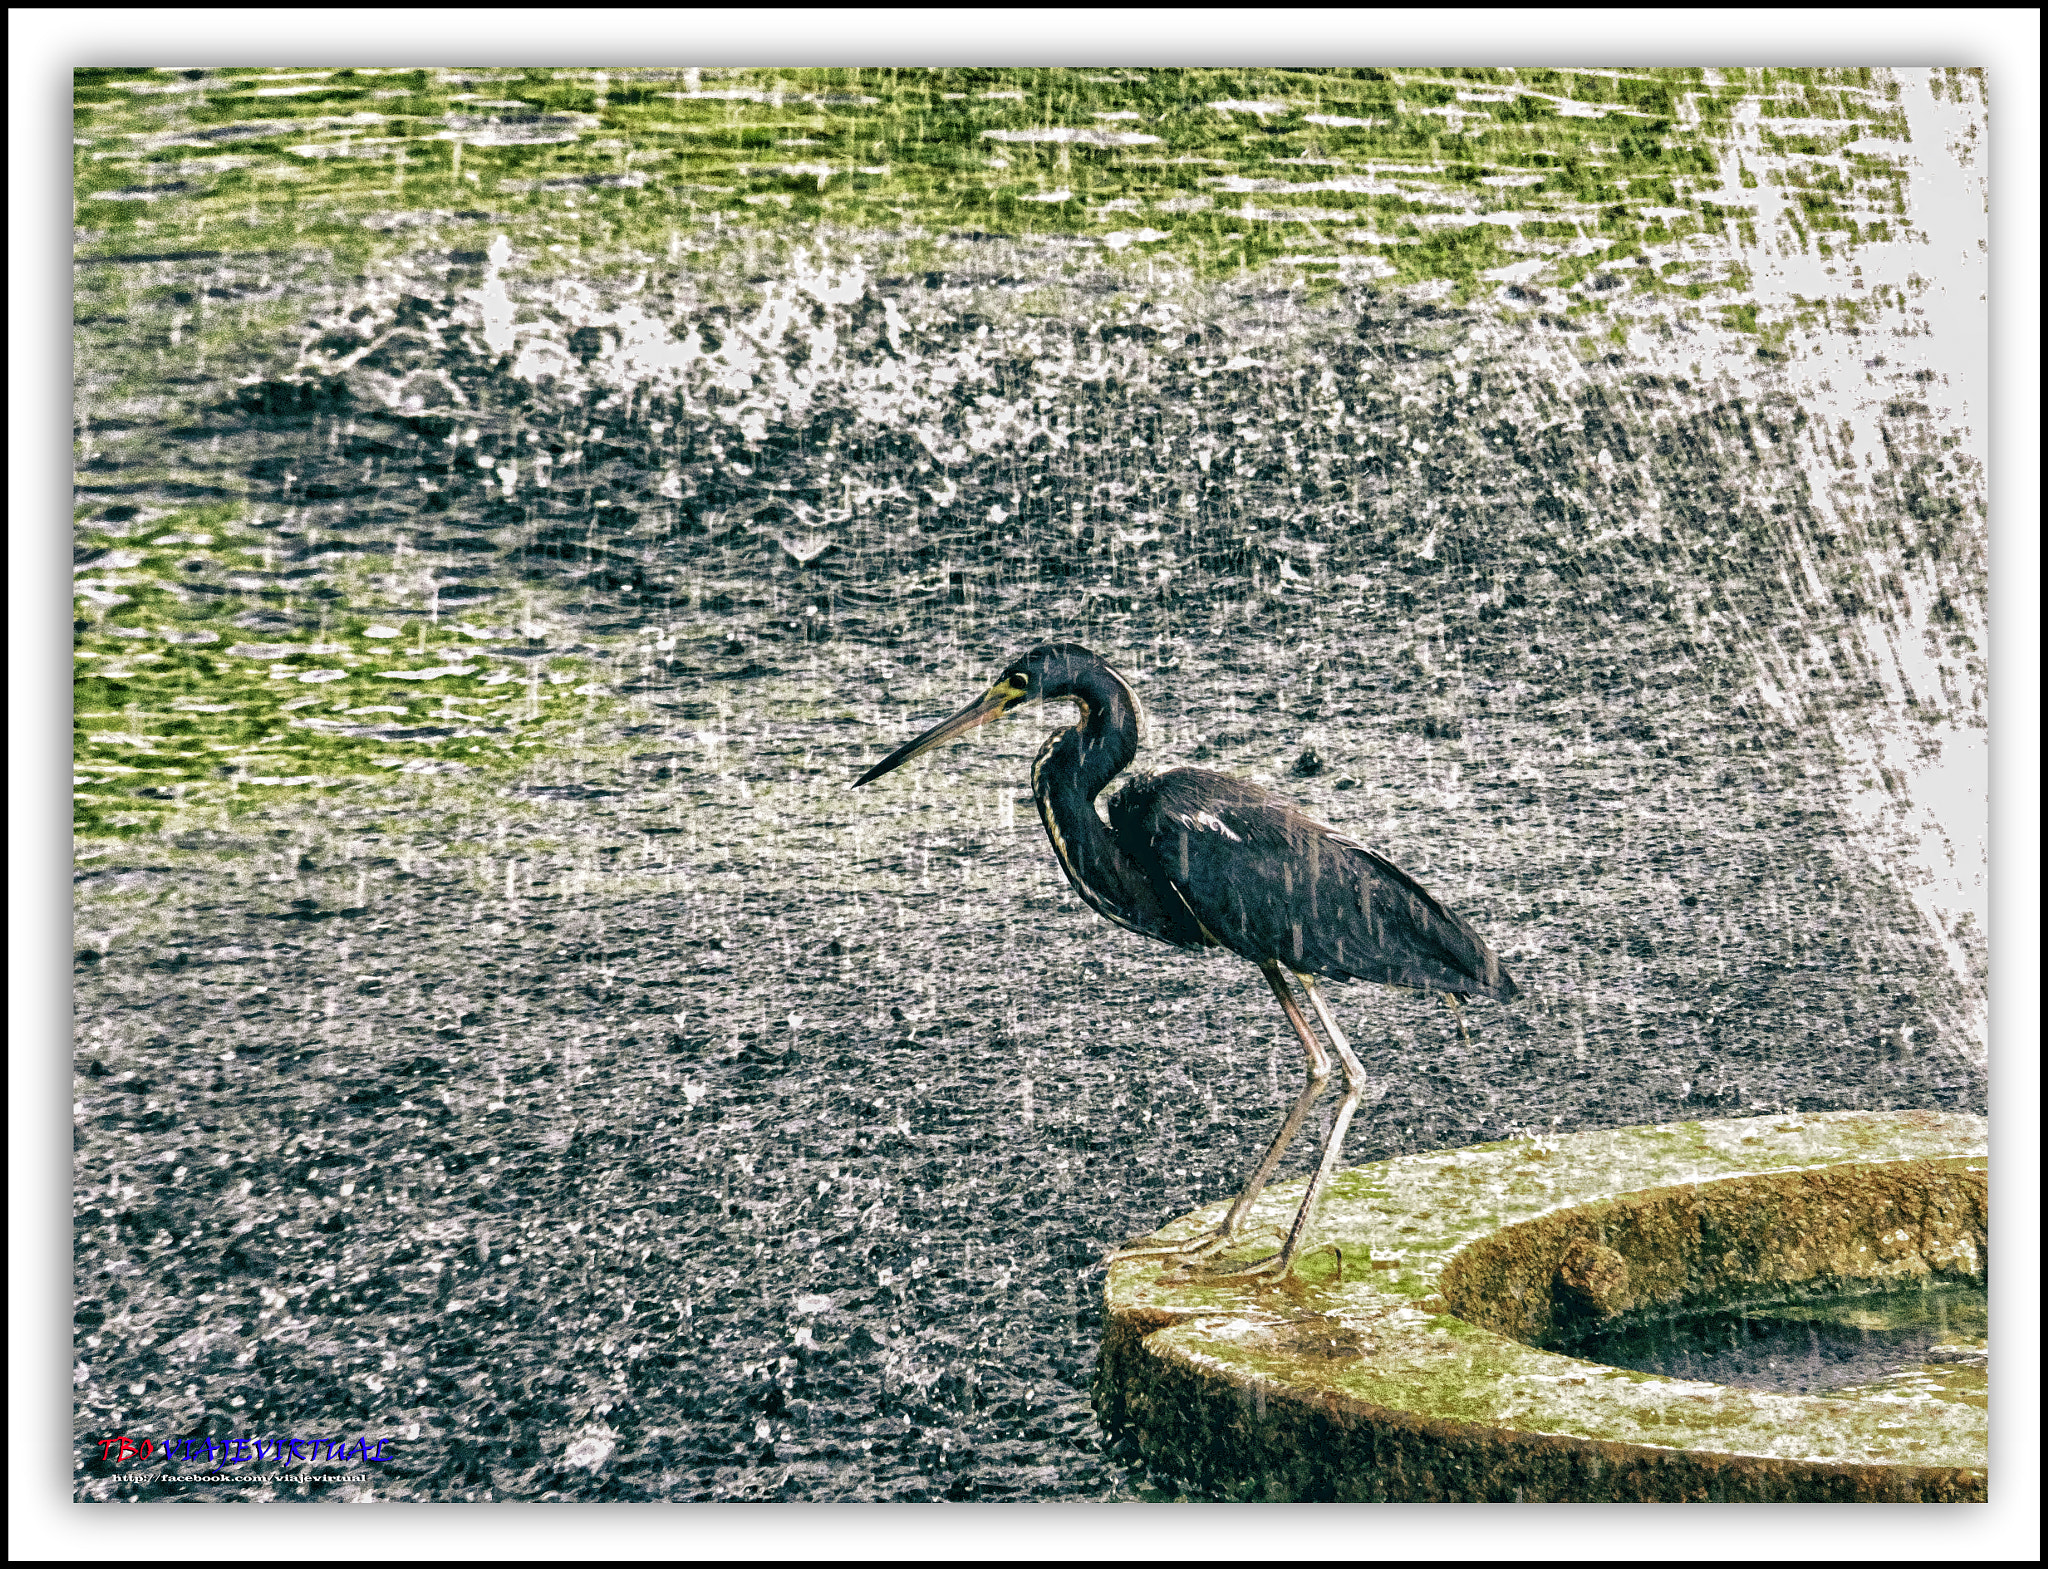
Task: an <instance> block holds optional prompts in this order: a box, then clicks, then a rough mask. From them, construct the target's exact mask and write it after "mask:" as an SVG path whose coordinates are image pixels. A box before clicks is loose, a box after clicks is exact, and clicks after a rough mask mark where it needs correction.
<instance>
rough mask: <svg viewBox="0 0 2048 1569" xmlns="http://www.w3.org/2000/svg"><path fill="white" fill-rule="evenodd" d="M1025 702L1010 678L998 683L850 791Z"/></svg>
mask: <svg viewBox="0 0 2048 1569" xmlns="http://www.w3.org/2000/svg"><path fill="white" fill-rule="evenodd" d="M1023 700H1024V689H1023V687H1021V686H1017V685H1013V684H1012V683H1011V682H1010V681H1009V680H1008V679H1007V678H1006V679H1004V680H1001V681H998V682H997V683H996V684H995V685H994V686H992V687H990V688H989V689H988V690H987V691H986V692H984V693H983V694H982V695H981V696H980V697H978V698H976V699H975V700H974V701H973V702H971V703H969V704H968V705H967V706H966V707H965V708H963V709H961V710H960V712H959V713H957V714H955V715H954V716H953V717H952V718H951V719H942V720H940V721H939V722H938V723H937V724H935V725H933V726H932V727H931V729H929V730H927V731H925V733H924V734H923V735H921V736H918V737H917V738H916V739H915V740H912V741H906V742H905V743H904V744H903V745H902V746H899V747H897V748H896V750H895V751H893V752H891V753H890V754H889V755H888V756H887V757H885V758H883V759H882V760H881V761H880V762H879V763H877V764H875V766H874V767H872V768H870V769H869V770H868V771H867V772H866V773H864V774H862V775H861V776H860V777H859V778H858V779H856V780H854V782H853V783H852V784H850V785H848V786H847V788H848V789H849V790H858V789H859V788H860V787H861V786H862V785H864V784H869V783H872V782H873V781H874V780H877V779H879V778H881V777H882V775H884V774H886V773H889V772H891V771H892V770H894V769H898V768H901V767H902V766H903V765H904V764H905V763H907V762H909V761H910V760H911V759H912V758H913V757H918V756H920V755H922V754H923V753H926V752H929V751H930V750H931V749H932V748H933V747H936V746H943V745H944V744H945V743H946V742H948V741H950V740H952V739H953V738H954V737H955V736H961V735H965V734H966V733H967V732H968V731H970V730H972V729H974V728H975V727H976V726H978V725H985V724H987V723H988V722H989V721H990V720H991V719H1000V718H1002V717H1003V715H1004V714H1006V713H1008V712H1009V711H1010V710H1011V709H1012V708H1014V707H1016V705H1017V704H1018V703H1020V702H1022V701H1023Z"/></svg>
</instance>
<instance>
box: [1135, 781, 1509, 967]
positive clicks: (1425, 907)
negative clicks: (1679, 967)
mask: <svg viewBox="0 0 2048 1569" xmlns="http://www.w3.org/2000/svg"><path fill="white" fill-rule="evenodd" d="M1126 794H1127V795H1130V794H1132V792H1126ZM1110 816H1111V820H1112V822H1113V823H1116V825H1117V827H1118V830H1119V832H1118V837H1119V838H1120V839H1123V840H1125V841H1126V842H1131V843H1133V847H1134V851H1135V853H1137V855H1138V856H1139V858H1140V859H1141V860H1142V861H1144V862H1145V863H1146V864H1147V867H1148V869H1149V870H1150V871H1151V872H1152V874H1153V876H1154V877H1155V879H1157V880H1158V881H1159V882H1160V883H1162V884H1163V885H1164V886H1165V888H1167V889H1170V890H1171V892H1172V894H1173V896H1174V897H1176V898H1177V899H1179V900H1180V901H1182V902H1183V903H1184V904H1185V905H1186V906H1187V909H1188V911H1189V912H1190V914H1192V915H1193V917H1194V918H1195V919H1196V920H1197V921H1199V922H1200V923H1201V926H1202V928H1203V930H1204V931H1205V932H1207V933H1208V934H1210V935H1211V936H1213V937H1214V939H1215V940H1216V941H1217V942H1219V943H1221V944H1222V945H1223V946H1224V947H1226V948H1229V949H1231V950H1232V951H1233V952H1236V953H1240V954H1243V955H1244V956H1245V957H1246V958H1249V959H1252V960H1255V961H1263V960H1266V959H1278V960H1279V961H1280V962H1281V963H1283V964H1286V965H1289V966H1291V967H1292V968H1294V969H1297V970H1302V971H1306V972H1308V973H1310V974H1315V975H1330V976H1341V977H1346V978H1351V979H1357V980H1367V981H1381V982H1385V983H1387V984H1390V985H1395V986H1413V987H1418V988H1421V989H1424V990H1428V991H1445V992H1455V993H1461V994H1464V995H1473V996H1485V997H1500V998H1506V997H1512V996H1513V995H1514V994H1515V990H1516V987H1515V983H1514V981H1513V980H1512V979H1511V978H1510V977H1509V975H1508V973H1507V971H1506V970H1505V969H1504V968H1503V967H1502V965H1501V962H1500V960H1499V958H1498V957H1496V956H1495V954H1494V953H1493V951H1492V950H1491V949H1490V948H1488V947H1487V945H1486V943H1485V942H1484V941H1483V940H1482V939H1481V938H1480V936H1479V934H1478V933H1477V932H1475V931H1474V930H1473V929H1472V927H1471V926H1470V925H1469V924H1467V923H1466V922H1465V921H1464V920H1462V919H1461V918H1460V917H1458V916H1456V915H1454V914H1452V913H1451V912H1450V911H1449V910H1447V909H1445V908H1444V907H1443V905H1442V904H1440V903H1439V902H1438V901H1437V900H1436V899H1435V898H1433V897H1432V896H1431V895H1430V893H1429V892H1428V891H1427V890H1426V889H1424V888H1423V887H1422V885H1421V884H1420V883H1418V882H1416V881H1415V879H1414V878H1412V877H1410V876H1409V875H1408V874H1407V873H1406V872H1404V871H1402V870H1401V869H1400V868H1399V867H1398V866H1395V865H1394V864H1393V863H1392V862H1391V861H1388V860H1386V859H1385V858H1384V857H1381V856H1378V855H1375V854H1373V852H1372V851H1370V850H1368V849H1366V848H1365V846H1364V845H1362V844H1359V843H1358V842H1357V841H1356V840H1354V839H1350V838H1347V837H1345V836H1344V835H1342V834H1339V833H1337V832H1335V831H1333V830H1332V829H1330V828H1328V827H1327V826H1325V825H1324V824H1322V823H1319V822H1317V821H1316V820H1315V819H1314V818H1312V817H1309V816H1307V815H1306V814H1305V813H1303V812H1300V811H1297V810H1296V809H1295V808H1294V807H1292V806H1290V805H1288V804H1287V803H1286V802H1285V801H1282V800H1281V799H1279V798H1278V797H1277V796H1273V795H1269V794H1268V793H1267V792H1265V791H1264V790H1261V789H1259V788H1258V787H1257V786H1256V785H1252V784H1249V783H1247V782H1246V781H1244V780H1240V779H1232V778H1229V777H1228V776H1227V775H1223V774H1212V773H1210V772H1208V771H1207V770H1205V769H1196V768H1177V769H1174V770H1172V771H1170V772H1168V773H1164V774H1160V775H1158V776H1157V777H1156V778H1154V779H1151V780H1148V781H1146V782H1145V784H1144V786H1143V788H1142V791H1141V792H1140V793H1138V794H1137V795H1136V796H1135V797H1134V798H1133V799H1131V800H1129V801H1128V802H1127V801H1125V800H1124V799H1123V798H1121V797H1120V798H1119V799H1118V800H1117V801H1114V802H1112V803H1111V807H1110ZM1120 818H1123V819H1126V820H1125V821H1119V819H1120Z"/></svg>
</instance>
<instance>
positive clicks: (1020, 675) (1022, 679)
mask: <svg viewBox="0 0 2048 1569" xmlns="http://www.w3.org/2000/svg"><path fill="white" fill-rule="evenodd" d="M1010 679H1011V680H1012V681H1014V682H1016V683H1017V685H1019V686H1024V687H1028V686H1029V685H1031V677H1030V676H1028V675H1027V674H1025V673H1024V672H1023V671H1022V670H1015V671H1012V672H1011V673H1010Z"/></svg>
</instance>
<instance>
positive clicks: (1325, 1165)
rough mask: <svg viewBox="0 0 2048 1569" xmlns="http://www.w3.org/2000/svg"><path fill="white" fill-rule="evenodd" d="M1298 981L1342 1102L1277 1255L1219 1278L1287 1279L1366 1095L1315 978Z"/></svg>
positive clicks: (1360, 1067) (1360, 1071)
mask: <svg viewBox="0 0 2048 1569" xmlns="http://www.w3.org/2000/svg"><path fill="white" fill-rule="evenodd" d="M1299 978H1300V980H1301V989H1302V990H1303V991H1304V992H1306V993H1307V994H1308V1001H1309V1006H1310V1007H1312V1008H1314V1009H1315V1011H1316V1018H1317V1019H1319V1020H1320V1021H1321V1022H1322V1026H1323V1032H1324V1033H1325V1034H1326V1035H1328V1036H1329V1038H1330V1044H1331V1045H1332V1046H1333V1047H1335V1048H1336V1052H1337V1060H1338V1061H1339V1062H1340V1063H1342V1064H1343V1065H1344V1098H1343V1100H1341V1101H1339V1102H1338V1103H1337V1115H1336V1117H1335V1118H1334V1119H1333V1120H1332V1121H1331V1123H1330V1136H1329V1137H1328V1138H1327V1139H1325V1140H1324V1141H1323V1158H1322V1159H1321V1160H1320V1161H1318V1162H1317V1163H1316V1170H1315V1175H1314V1176H1312V1177H1310V1178H1309V1181H1308V1192H1306V1193H1305V1194H1303V1195H1302V1199H1301V1208H1300V1209H1298V1210H1296V1211H1295V1212H1294V1224H1293V1226H1291V1227H1290V1228H1289V1229H1288V1232H1287V1241H1286V1242H1285V1243H1284V1244H1283V1245H1282V1246H1281V1249H1280V1251H1279V1252H1278V1253H1275V1254H1272V1255H1271V1256H1269V1257H1267V1258H1261V1259H1254V1260H1253V1261H1252V1262H1250V1263H1249V1264H1240V1265H1237V1266H1234V1267H1231V1268H1227V1269H1224V1270H1219V1271H1216V1272H1215V1274H1216V1275H1218V1276H1227V1275H1276V1276H1279V1277H1280V1278H1282V1279H1285V1278H1286V1275H1287V1272H1288V1271H1289V1270H1290V1269H1292V1268H1293V1267H1294V1261H1295V1259H1296V1258H1298V1257H1299V1256H1300V1254H1301V1250H1302V1244H1303V1242H1304V1241H1306V1240H1307V1237H1308V1228H1309V1226H1310V1224H1311V1223H1312V1222H1313V1221H1314V1219H1315V1213H1316V1207H1317V1205H1318V1204H1319V1203H1320V1202H1321V1200H1322V1197H1323V1189H1324V1188H1325V1187H1326V1186H1327V1185H1328V1184H1329V1181H1330V1174H1331V1172H1333V1171H1335V1170H1336V1169H1337V1161H1338V1158H1339V1157H1340V1156H1341V1155H1342V1154H1343V1152H1344V1135H1345V1134H1346V1133H1347V1132H1349V1131H1350V1128H1351V1116H1352V1113H1354V1112H1355V1111H1357V1110H1358V1102H1359V1100H1360V1098H1361V1097H1362V1096H1363V1095H1364V1094H1365V1065H1364V1064H1363V1063H1361V1062H1360V1061H1359V1060H1358V1056H1357V1054H1356V1053H1355V1052H1353V1051H1352V1049H1351V1042H1350V1041H1348V1040H1346V1039H1345V1038H1344V1031H1343V1029H1342V1028H1341V1027H1340V1026H1339V1025H1338V1023H1337V1021H1336V1020H1335V1019H1334V1018H1332V1017H1331V1015H1330V1009H1329V1005H1328V1004H1327V1003H1325V1002H1324V1001H1323V994H1322V993H1321V992H1320V991H1319V990H1317V988H1316V980H1315V977H1314V976H1313V975H1301V976H1300V977H1299Z"/></svg>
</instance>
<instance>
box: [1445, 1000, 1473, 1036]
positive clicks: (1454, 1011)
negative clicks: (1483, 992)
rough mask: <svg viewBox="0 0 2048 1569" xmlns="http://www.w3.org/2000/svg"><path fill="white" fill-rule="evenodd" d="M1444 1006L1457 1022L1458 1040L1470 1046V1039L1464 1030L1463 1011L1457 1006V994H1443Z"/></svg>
mask: <svg viewBox="0 0 2048 1569" xmlns="http://www.w3.org/2000/svg"><path fill="white" fill-rule="evenodd" d="M1444 1006H1445V1007H1447V1008H1449V1009H1450V1010H1451V1017H1452V1018H1454V1019H1456V1020H1457V1021H1458V1039H1459V1040H1461V1041H1463V1042H1464V1043H1465V1044H1466V1045H1467V1046H1470V1045H1471V1044H1472V1037H1471V1036H1470V1035H1469V1034H1467V1033H1466V1030H1465V1010H1464V1009H1463V1008H1461V1007H1459V1006H1458V994H1457V993H1456V992H1445V993H1444Z"/></svg>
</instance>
